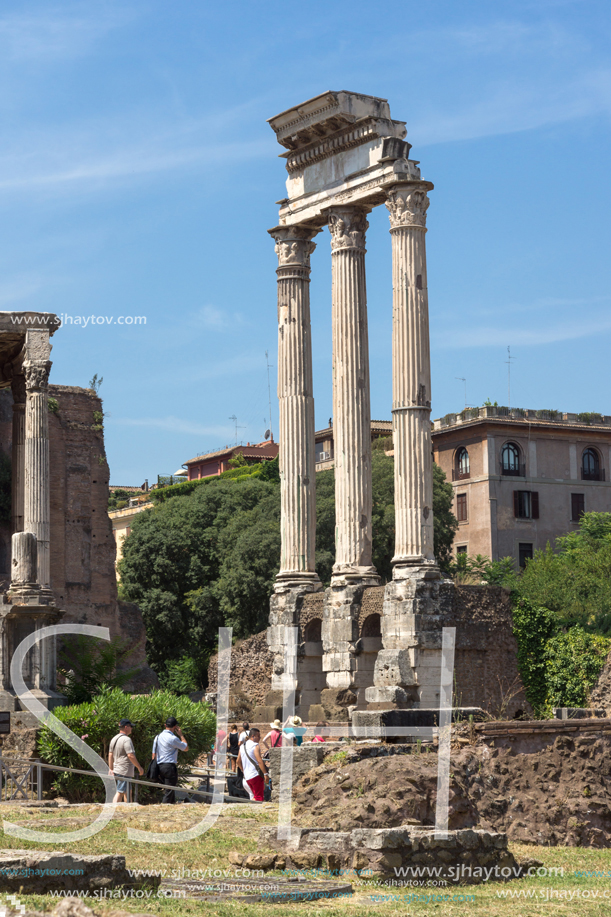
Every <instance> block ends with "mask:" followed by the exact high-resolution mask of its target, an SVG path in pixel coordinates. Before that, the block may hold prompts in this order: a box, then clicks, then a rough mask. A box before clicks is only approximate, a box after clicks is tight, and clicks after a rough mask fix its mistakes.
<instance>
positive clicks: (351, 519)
mask: <svg viewBox="0 0 611 917" xmlns="http://www.w3.org/2000/svg"><path fill="white" fill-rule="evenodd" d="M368 225H369V224H368V223H367V218H366V211H365V210H363V209H361V208H360V207H338V208H333V210H331V211H330V212H329V229H330V230H331V251H332V264H333V295H332V299H333V306H332V308H333V448H334V455H335V520H336V521H335V532H336V539H335V565H334V567H333V577H332V580H331V584H332V586H351V585H377V584H378V582H379V577H378V575H377V573H376V569H375V567H374V566H372V563H371V409H370V396H369V340H368V334H367V289H366V284H365V233H366V230H367V227H368Z"/></svg>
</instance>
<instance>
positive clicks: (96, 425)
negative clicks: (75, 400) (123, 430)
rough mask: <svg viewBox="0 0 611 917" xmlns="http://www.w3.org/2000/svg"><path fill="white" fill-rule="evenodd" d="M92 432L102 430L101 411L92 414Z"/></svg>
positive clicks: (102, 415)
mask: <svg viewBox="0 0 611 917" xmlns="http://www.w3.org/2000/svg"><path fill="white" fill-rule="evenodd" d="M91 429H92V430H103V429H104V414H103V412H102V411H94V412H93V423H92V424H91Z"/></svg>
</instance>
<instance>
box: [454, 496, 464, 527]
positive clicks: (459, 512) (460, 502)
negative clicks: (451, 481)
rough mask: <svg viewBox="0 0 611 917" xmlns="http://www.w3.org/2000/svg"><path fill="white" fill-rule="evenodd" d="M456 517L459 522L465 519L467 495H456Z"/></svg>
mask: <svg viewBox="0 0 611 917" xmlns="http://www.w3.org/2000/svg"><path fill="white" fill-rule="evenodd" d="M456 518H457V519H458V521H459V522H466V521H467V495H466V494H457V495H456Z"/></svg>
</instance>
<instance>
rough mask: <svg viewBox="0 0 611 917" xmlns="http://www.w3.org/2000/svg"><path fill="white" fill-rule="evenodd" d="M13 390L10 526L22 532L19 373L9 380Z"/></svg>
mask: <svg viewBox="0 0 611 917" xmlns="http://www.w3.org/2000/svg"><path fill="white" fill-rule="evenodd" d="M11 389H12V392H13V449H12V458H11V469H12V479H11V526H12V530H13V532H23V499H24V471H25V469H24V464H25V397H26V395H25V377H24V376H23V375H22V374H21V373H20V374H18V375H15V376H13V379H12V381H11Z"/></svg>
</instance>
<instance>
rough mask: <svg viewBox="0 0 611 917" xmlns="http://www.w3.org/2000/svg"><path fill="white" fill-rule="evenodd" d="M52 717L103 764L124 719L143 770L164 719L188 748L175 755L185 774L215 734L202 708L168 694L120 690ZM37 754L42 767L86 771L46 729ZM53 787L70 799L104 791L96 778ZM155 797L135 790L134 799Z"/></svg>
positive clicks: (92, 797)
mask: <svg viewBox="0 0 611 917" xmlns="http://www.w3.org/2000/svg"><path fill="white" fill-rule="evenodd" d="M53 713H54V715H55V716H56V717H57V718H58V719H59V720H61V722H62V723H65V724H66V726H68V728H69V729H71V730H72V732H74V733H75V734H76V735H77V736H79V737H82V738H83V741H86V743H87V745H89V746H90V747H91V748H93V750H94V751H96V752H97V753H98V754H99V755H100V757H102V758H103V759H104V760H105V761H107V760H108V746H109V744H110V740H111V739H112V737H113V736H114V735H116V734H117V732H118V731H119V727H118V723H119V720H121V719H123V718H124V717H125V718H127V719H129V720H130V721H131V722H132V723H133V724H134V728H133V732H132V740H133V742H134V747H135V751H136V757H137V758H138V760H139V762H140V763H141V764H142V765H143V766H146V764H147V763H148V761H150V758H151V751H152V747H153V741H154V738H155V736H156V735H158V734H159V733H160V732H161V731H162V729H163V724H164V722H165V720H166V718H167V717H168V716H175V717H176V719H177V720H178V722H179V723H180V727H181V729H182V731H183V733H184V735H185V738H186V739H187V741H188V744H189V750H188V751H187V752H181V753H180V754H179V756H178V762H179V773H185V772H187V771H188V770H189V768H190V767H192V766H193V764H194V763H195V761H196V760H197V758H198V757H199V756H200V755H201V754H202V753H203V752H206V751H208V750H209V749H210V748H211V747H212V742H213V741H214V736H215V730H216V717H215V715H214V713H213V711H212V710H211V708H210V707H209V706H208V705H207V704H202V703H192V702H191V701H190V700H189V699H188V698H187V697H176V695H175V694H171V693H170V692H169V691H153V693H152V694H148V695H147V694H140V695H136V696H135V697H132V696H130V695H128V694H125V693H124V692H123V691H122V690H121V688H113V689H105V690H104V691H102V692H101V693H100V694H98V695H96V696H95V697H94V698H92V700H91V701H90V702H89V703H85V704H78V705H75V706H69V707H56V708H55V710H54V711H53ZM37 750H38V754H39V756H40V758H41V760H42V761H44V762H46V763H47V764H55V765H59V766H62V767H73V768H79V769H83V770H88V769H89V765H88V764H84V762H83V759H82V758H81V757H80V755H79V754H78V753H77V752H76V751H74V750H73V749H72V748H70V747H69V746H68V745H66V744H65V743H64V742H63V740H62V739H60V738H58V736H56V735H55V734H54V733H53V732H51V730H50V729H48V728H47V727H46V726H43V727H42V729H41V730H40V732H39V734H38V739H37ZM53 788H54V790H55V792H57V793H60V794H62V795H64V796H66V797H67V798H68V799H70V800H71V801H76V802H83V801H96V802H101V801H103V800H104V787H103V784H102V782H101V781H100V779H99V778H98V777H97V776H96V777H83V776H78V775H70V774H59V775H58V776H57V777H55V778H54V781H53ZM157 793H158V791H156V790H149V791H147V790H146V789H145V788H144V787H140V790H139V799H141V800H145V799H146V798H147V797H149V798H151V796H153V797H154V796H155V795H156V794H157Z"/></svg>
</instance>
